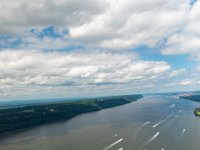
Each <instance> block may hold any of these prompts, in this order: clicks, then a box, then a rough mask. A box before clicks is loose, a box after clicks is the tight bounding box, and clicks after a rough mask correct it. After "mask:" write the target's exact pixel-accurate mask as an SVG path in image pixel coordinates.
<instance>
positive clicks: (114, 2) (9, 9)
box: [0, 0, 190, 49]
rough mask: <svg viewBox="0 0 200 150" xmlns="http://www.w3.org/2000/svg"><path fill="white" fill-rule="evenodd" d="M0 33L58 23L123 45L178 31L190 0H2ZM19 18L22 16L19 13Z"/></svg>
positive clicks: (82, 37)
mask: <svg viewBox="0 0 200 150" xmlns="http://www.w3.org/2000/svg"><path fill="white" fill-rule="evenodd" d="M0 10H1V13H0V22H1V23H0V33H2V34H7V33H13V32H17V33H18V34H19V33H21V31H26V30H28V29H30V28H33V27H39V28H40V27H46V26H49V25H54V26H57V27H60V28H68V29H69V32H70V37H71V38H72V39H74V40H77V41H80V42H83V43H85V44H87V45H90V46H95V47H99V46H100V47H103V48H110V49H122V48H129V47H136V46H139V45H148V46H150V47H154V46H155V45H156V43H157V42H159V41H160V40H162V39H164V38H166V37H168V36H169V35H171V34H173V33H174V32H176V31H178V30H179V29H180V28H181V27H182V25H183V23H185V21H186V16H187V14H188V12H189V10H190V2H189V1H188V0H177V1H174V0H169V1H165V0H151V1H145V0H134V1H130V0H124V1H120V0H95V1H94V0H86V1H84V2H83V1H81V0H51V1H48V0H34V1H31V2H30V1H27V0H18V1H17V2H16V1H13V0H1V1H0ZM16 18H17V19H16Z"/></svg>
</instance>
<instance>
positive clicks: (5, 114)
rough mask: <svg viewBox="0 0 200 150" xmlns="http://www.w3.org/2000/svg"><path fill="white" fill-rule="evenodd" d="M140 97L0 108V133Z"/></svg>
mask: <svg viewBox="0 0 200 150" xmlns="http://www.w3.org/2000/svg"><path fill="white" fill-rule="evenodd" d="M142 97H143V96H142V95H139V94H138V95H124V96H113V97H103V98H96V99H90V100H81V101H75V102H58V103H50V104H44V105H33V106H24V107H18V108H9V109H3V110H0V134H2V133H6V132H11V131H15V130H19V129H25V128H29V127H34V126H38V125H41V124H45V123H53V122H57V121H62V120H68V119H70V118H72V117H74V116H77V115H80V114H83V113H88V112H94V111H98V110H102V109H106V108H111V107H115V106H120V105H124V104H127V103H130V102H133V101H136V100H138V99H139V98H142Z"/></svg>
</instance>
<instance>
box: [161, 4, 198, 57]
mask: <svg viewBox="0 0 200 150" xmlns="http://www.w3.org/2000/svg"><path fill="white" fill-rule="evenodd" d="M199 10H200V1H196V3H194V4H193V7H192V8H191V10H190V12H189V13H188V15H187V16H186V23H185V25H184V26H183V27H182V28H181V30H180V31H179V32H177V33H175V34H173V35H172V36H171V37H169V39H168V40H167V45H166V48H165V49H163V50H162V54H164V55H171V54H191V55H192V56H194V57H195V56H197V55H200V53H199V52H200V51H199V49H200V31H199V30H198V28H199V25H200V19H199V18H200V11H199Z"/></svg>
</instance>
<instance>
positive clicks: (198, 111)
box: [194, 108, 200, 116]
mask: <svg viewBox="0 0 200 150" xmlns="http://www.w3.org/2000/svg"><path fill="white" fill-rule="evenodd" d="M194 114H195V116H200V108H195V110H194Z"/></svg>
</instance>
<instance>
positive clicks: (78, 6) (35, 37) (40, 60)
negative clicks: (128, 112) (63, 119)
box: [0, 0, 200, 100]
mask: <svg viewBox="0 0 200 150" xmlns="http://www.w3.org/2000/svg"><path fill="white" fill-rule="evenodd" d="M199 73H200V1H198V0H168V1H166V0H134V1H133V0H123V1H122V0H84V1H83V0H31V1H27V0H17V1H16V0H1V1H0V100H14V99H38V98H70V97H90V96H104V95H121V94H135V93H159V92H173V91H193V90H200V76H199Z"/></svg>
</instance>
